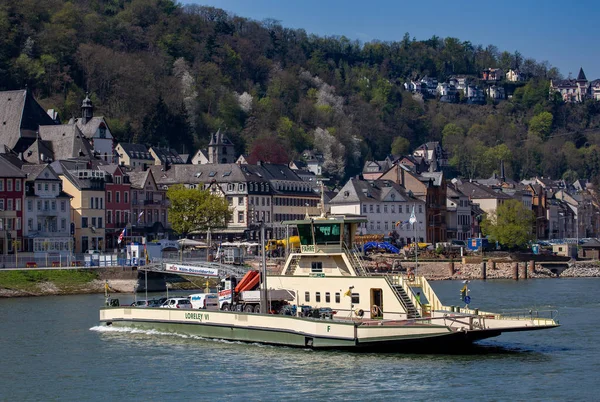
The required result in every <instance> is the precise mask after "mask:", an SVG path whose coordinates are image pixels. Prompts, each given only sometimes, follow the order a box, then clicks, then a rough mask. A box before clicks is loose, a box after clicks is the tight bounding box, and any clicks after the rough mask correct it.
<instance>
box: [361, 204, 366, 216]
mask: <svg viewBox="0 0 600 402" xmlns="http://www.w3.org/2000/svg"><path fill="white" fill-rule="evenodd" d="M362 211H363V214H366V213H367V206H366V205H363V207H362Z"/></svg>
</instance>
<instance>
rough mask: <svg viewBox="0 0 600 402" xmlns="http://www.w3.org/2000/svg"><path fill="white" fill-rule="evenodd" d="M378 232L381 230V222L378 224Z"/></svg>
mask: <svg viewBox="0 0 600 402" xmlns="http://www.w3.org/2000/svg"><path fill="white" fill-rule="evenodd" d="M377 230H381V222H379V221H378V222H377Z"/></svg>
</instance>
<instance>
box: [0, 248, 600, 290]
mask: <svg viewBox="0 0 600 402" xmlns="http://www.w3.org/2000/svg"><path fill="white" fill-rule="evenodd" d="M257 264H258V263H255V264H254V265H255V266H253V268H255V269H258V265H257ZM282 266H283V262H269V263H268V266H267V269H268V271H269V273H270V274H278V273H279V272H281V269H282ZM367 268H368V269H369V270H370V271H372V272H374V273H379V274H385V273H388V272H398V271H400V272H402V271H406V270H408V269H410V268H414V262H407V261H402V262H401V263H394V261H393V260H390V259H386V258H385V257H382V258H376V259H371V260H370V261H367ZM517 269H518V273H519V277H520V279H521V280H523V279H525V277H526V278H529V279H538V278H557V277H561V278H593V277H600V263H599V262H598V261H577V262H573V261H571V262H569V263H568V267H567V268H566V269H564V270H562V271H561V272H553V271H552V270H551V269H549V268H545V267H542V266H541V265H540V264H536V265H534V266H533V269H531V266H530V265H528V264H525V263H520V265H518V266H517ZM514 270H515V263H513V262H496V263H493V264H490V263H489V262H488V263H486V267H485V271H486V279H488V280H491V279H514V272H515V271H514ZM418 274H419V275H424V276H425V277H426V278H427V279H428V280H433V281H435V280H452V279H456V280H465V279H468V280H473V279H481V278H482V264H481V263H479V264H462V263H458V262H457V263H448V262H420V263H419V267H418ZM106 281H108V284H109V287H110V291H111V293H133V292H134V289H135V286H136V284H137V271H134V270H131V268H119V267H116V268H105V269H78V270H73V269H68V270H66V269H65V270H57V269H52V270H44V269H39V270H14V271H13V270H10V271H8V270H7V271H1V270H0V298H7V297H28V296H49V295H73V294H90V293H104V285H105V282H106ZM172 286H173V287H172V289H189V290H194V289H199V288H201V287H199V286H198V284H196V283H185V282H184V283H177V284H173V285H172Z"/></svg>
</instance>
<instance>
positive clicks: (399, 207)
mask: <svg viewBox="0 0 600 402" xmlns="http://www.w3.org/2000/svg"><path fill="white" fill-rule="evenodd" d="M392 212H394V211H392ZM398 213H399V214H401V213H402V205H398Z"/></svg>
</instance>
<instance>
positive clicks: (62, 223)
mask: <svg viewBox="0 0 600 402" xmlns="http://www.w3.org/2000/svg"><path fill="white" fill-rule="evenodd" d="M60 229H61V230H63V231H64V230H67V220H66V219H65V218H62V219H61V221H60Z"/></svg>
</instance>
